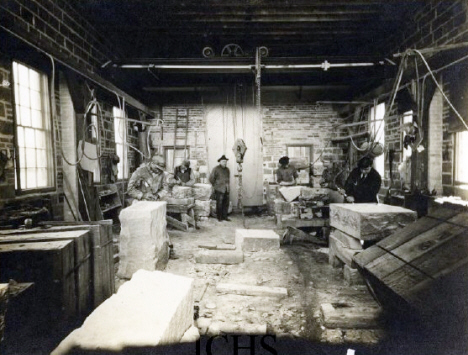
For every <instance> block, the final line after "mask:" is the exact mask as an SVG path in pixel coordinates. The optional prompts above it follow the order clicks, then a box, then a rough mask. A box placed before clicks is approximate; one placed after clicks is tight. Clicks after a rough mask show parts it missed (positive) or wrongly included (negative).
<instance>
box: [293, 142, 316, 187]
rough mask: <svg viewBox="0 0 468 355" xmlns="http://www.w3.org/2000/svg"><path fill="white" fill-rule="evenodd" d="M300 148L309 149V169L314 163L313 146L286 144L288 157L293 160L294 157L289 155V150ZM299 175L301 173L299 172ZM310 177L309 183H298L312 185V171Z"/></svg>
mask: <svg viewBox="0 0 468 355" xmlns="http://www.w3.org/2000/svg"><path fill="white" fill-rule="evenodd" d="M298 147H304V148H309V167H310V164H311V163H312V162H313V161H314V145H313V144H301V143H294V144H286V155H287V156H288V157H289V158H290V159H291V158H294V157H291V156H290V155H289V148H298ZM298 174H299V172H298ZM307 175H308V181H307V182H298V184H310V183H311V182H312V177H311V176H310V170H309V173H308V174H307ZM298 180H300V176H299V177H298Z"/></svg>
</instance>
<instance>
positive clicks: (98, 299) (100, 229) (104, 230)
mask: <svg viewBox="0 0 468 355" xmlns="http://www.w3.org/2000/svg"><path fill="white" fill-rule="evenodd" d="M45 225H47V226H48V228H47V229H44V228H33V229H27V230H18V229H16V230H5V231H0V235H2V234H3V235H11V234H30V233H43V232H44V231H48V232H64V231H79V230H87V231H89V235H90V243H91V256H90V257H91V272H92V276H91V284H92V297H91V305H92V307H93V308H96V307H97V306H99V305H100V304H101V303H102V302H104V301H105V300H106V299H107V298H109V297H110V296H111V295H112V294H113V293H114V292H115V270H114V252H113V250H112V249H113V248H112V247H113V240H112V220H104V221H97V222H90V221H86V222H57V221H53V222H52V221H50V222H45ZM51 225H52V226H51Z"/></svg>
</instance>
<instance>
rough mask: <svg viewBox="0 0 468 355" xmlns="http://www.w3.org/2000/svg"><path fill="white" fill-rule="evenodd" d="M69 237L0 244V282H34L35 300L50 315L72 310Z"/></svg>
mask: <svg viewBox="0 0 468 355" xmlns="http://www.w3.org/2000/svg"><path fill="white" fill-rule="evenodd" d="M73 249H74V248H73V241H71V240H63V241H50V242H38V243H12V244H1V245H0V270H1V271H0V282H8V281H9V280H10V279H13V280H15V281H17V282H34V283H35V285H36V286H35V300H37V302H38V304H41V308H42V309H43V311H44V312H45V314H47V316H48V317H50V319H54V318H62V317H64V318H68V317H70V316H73V315H74V314H75V313H76V299H75V275H74V265H73V260H74V255H73V254H74V250H73Z"/></svg>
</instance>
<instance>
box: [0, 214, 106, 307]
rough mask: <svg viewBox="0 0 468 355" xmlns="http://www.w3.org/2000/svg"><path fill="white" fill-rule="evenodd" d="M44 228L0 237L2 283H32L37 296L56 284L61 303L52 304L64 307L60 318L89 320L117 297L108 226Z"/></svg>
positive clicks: (88, 224)
mask: <svg viewBox="0 0 468 355" xmlns="http://www.w3.org/2000/svg"><path fill="white" fill-rule="evenodd" d="M45 223H46V224H47V225H48V226H47V228H44V227H42V228H33V229H26V230H4V231H0V248H1V249H2V251H1V256H0V258H1V266H0V269H1V270H2V272H1V274H0V280H2V281H1V282H8V279H14V280H15V281H17V282H35V283H36V285H35V290H36V291H37V292H39V293H40V292H42V289H43V286H42V285H43V284H44V285H47V282H50V279H51V278H52V283H53V284H54V285H55V284H57V283H58V282H57V280H60V282H59V283H61V284H63V290H62V291H60V292H61V294H62V296H61V297H62V299H61V300H58V299H57V300H55V301H56V303H58V304H60V303H63V304H64V305H62V306H61V307H62V308H64V315H65V316H73V315H77V314H79V315H83V314H87V313H89V311H90V310H91V309H94V308H95V307H97V306H98V305H99V304H101V303H102V302H103V301H104V300H105V299H107V298H108V297H110V296H111V295H112V294H113V293H114V291H115V274H114V260H113V250H112V247H113V245H112V242H113V240H112V221H111V220H105V221H99V222H55V221H54V222H52V221H51V222H45ZM51 225H53V226H51ZM31 263H32V264H34V265H32V264H31ZM31 268H34V269H36V270H30V269H31ZM60 275H62V276H61V277H62V278H60V277H59V276H60ZM43 279H44V280H45V281H44V282H42V280H43ZM44 287H46V286H44ZM44 292H45V293H47V294H50V293H51V291H50V290H46V289H45V290H44ZM49 298H50V297H49V296H47V297H46V299H49ZM68 298H70V300H69V299H68Z"/></svg>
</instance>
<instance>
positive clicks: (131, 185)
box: [127, 155, 169, 201]
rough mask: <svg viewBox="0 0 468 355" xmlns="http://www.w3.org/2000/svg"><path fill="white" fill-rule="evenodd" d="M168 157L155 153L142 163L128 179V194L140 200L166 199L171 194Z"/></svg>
mask: <svg viewBox="0 0 468 355" xmlns="http://www.w3.org/2000/svg"><path fill="white" fill-rule="evenodd" d="M165 168H166V159H164V157H163V156H161V155H154V156H153V157H152V158H151V160H150V161H149V162H147V163H143V164H141V165H140V166H139V167H138V169H136V170H135V171H134V173H133V174H132V176H131V178H130V180H129V181H128V188H127V194H128V195H129V196H131V197H133V198H134V199H135V200H138V201H157V200H164V199H166V198H167V197H168V195H169V186H168V184H167V173H166V172H165V170H164V169H165Z"/></svg>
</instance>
